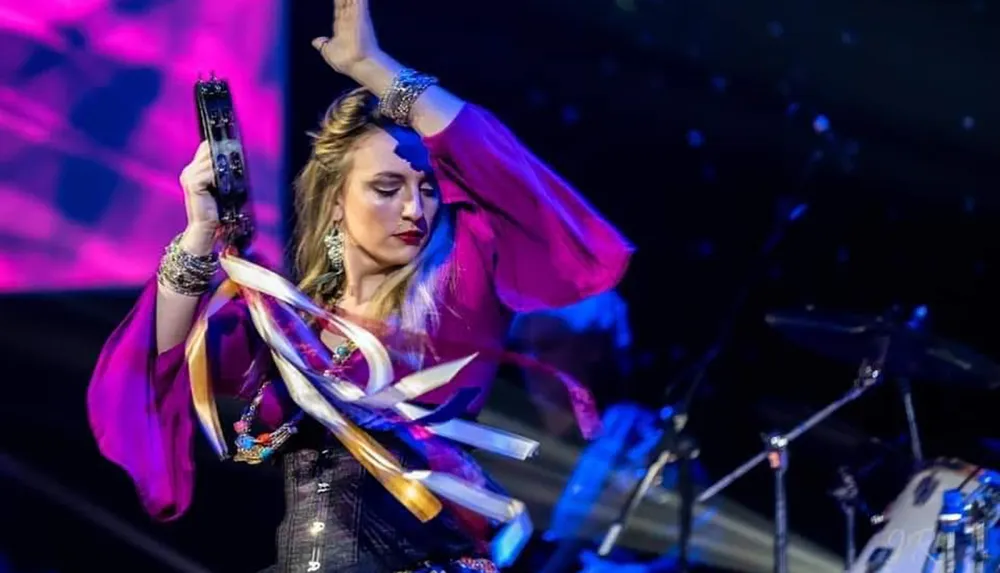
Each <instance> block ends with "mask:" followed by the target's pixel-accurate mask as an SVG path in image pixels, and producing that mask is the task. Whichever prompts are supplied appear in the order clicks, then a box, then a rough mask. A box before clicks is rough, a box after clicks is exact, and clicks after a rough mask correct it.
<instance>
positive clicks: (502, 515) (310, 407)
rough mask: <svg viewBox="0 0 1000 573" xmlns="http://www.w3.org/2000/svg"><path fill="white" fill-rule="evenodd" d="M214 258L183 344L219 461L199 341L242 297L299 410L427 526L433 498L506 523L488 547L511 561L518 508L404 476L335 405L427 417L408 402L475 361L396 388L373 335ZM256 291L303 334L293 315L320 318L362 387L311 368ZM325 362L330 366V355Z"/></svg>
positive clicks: (437, 427)
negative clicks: (222, 275) (354, 357)
mask: <svg viewBox="0 0 1000 573" xmlns="http://www.w3.org/2000/svg"><path fill="white" fill-rule="evenodd" d="M220 262H221V265H222V268H223V270H225V272H226V274H227V275H228V276H229V278H228V279H227V280H226V281H224V282H223V283H222V285H220V287H219V288H218V289H217V290H216V292H215V293H214V294H213V295H212V297H211V299H210V300H209V302H208V304H207V305H206V307H205V310H204V311H203V312H202V313H201V315H200V316H199V317H198V319H197V321H196V322H195V325H194V327H193V328H192V330H191V333H190V335H189V336H188V339H187V343H186V345H185V356H186V359H187V364H188V372H189V375H190V381H191V396H192V400H193V402H194V406H195V411H196V413H197V415H198V420H199V423H200V425H201V427H202V430H203V431H204V433H205V434H206V436H207V437H208V439H209V442H210V444H211V446H212V448H213V449H214V450H215V451H216V453H217V454H218V455H219V456H220V457H222V458H226V457H228V448H227V446H226V444H225V439H224V437H223V434H222V428H221V425H220V423H219V416H218V411H217V409H216V405H215V397H214V394H213V391H212V381H211V378H210V375H209V367H208V358H207V351H206V344H205V337H206V334H207V331H208V320H209V318H210V317H211V316H212V315H213V314H215V313H216V312H217V311H218V310H219V309H220V308H222V307H223V306H224V305H225V304H226V303H227V302H229V301H230V300H231V299H233V298H234V297H235V296H236V295H237V294H242V295H243V297H244V299H245V300H246V302H247V308H248V309H249V312H250V317H251V321H252V322H253V324H254V327H255V329H256V330H257V333H258V334H259V335H260V337H261V339H262V340H263V341H264V343H265V344H267V345H268V347H269V349H270V352H271V356H272V358H273V359H274V362H275V365H276V367H277V368H278V371H279V373H280V374H281V377H282V379H283V380H284V382H285V386H286V388H287V389H288V393H289V396H290V397H291V399H292V401H294V402H295V403H296V405H298V406H299V407H300V408H301V409H302V411H303V412H305V413H306V414H308V415H310V416H312V417H313V418H314V419H316V420H317V421H319V422H320V423H321V424H323V425H324V426H325V427H326V428H327V429H328V430H330V432H331V433H332V434H333V435H334V436H335V437H336V438H337V439H338V440H339V441H340V442H341V443H342V444H344V447H345V448H346V449H347V450H348V451H349V452H350V453H351V455H353V456H354V457H355V458H356V459H357V460H358V462H359V463H361V464H362V465H363V466H364V467H365V469H366V470H367V471H368V472H369V473H371V474H372V476H374V477H375V478H376V479H377V480H378V481H379V482H380V483H381V484H382V485H383V486H384V487H385V488H386V489H387V490H388V491H389V492H390V493H391V494H392V495H393V496H394V497H395V498H396V499H397V500H399V502H400V503H402V504H403V506H404V507H406V508H407V510H408V511H410V512H411V513H413V515H414V516H416V517H417V518H418V519H420V520H421V521H428V520H430V519H432V518H433V517H435V516H436V515H437V514H438V513H440V511H441V508H442V505H441V501H440V500H439V499H438V498H437V497H436V496H435V494H437V495H440V496H441V497H444V498H446V499H449V500H451V501H452V502H454V503H457V504H458V505H461V506H462V507H465V508H467V509H469V510H472V511H474V512H476V513H478V514H480V515H482V516H484V517H486V518H489V519H492V520H496V521H499V522H503V523H505V524H506V525H505V527H504V528H503V529H502V530H501V531H500V533H498V535H497V536H496V537H495V538H494V541H493V550H494V560H495V561H497V562H498V563H499V564H501V565H503V564H505V563H510V562H512V561H513V559H514V558H515V557H516V555H517V553H518V552H519V551H520V549H521V548H522V547H523V546H524V544H525V543H526V541H527V537H528V536H530V534H531V530H532V527H531V521H530V519H529V518H528V515H527V512H526V511H525V508H524V504H523V503H522V502H520V501H518V500H515V499H512V498H509V497H506V496H502V495H499V494H496V493H493V492H490V491H488V490H486V489H485V488H482V487H480V486H478V485H476V484H473V483H471V482H469V481H467V480H463V479H461V478H459V477H457V476H454V475H451V474H446V473H441V472H433V471H424V470H421V471H406V470H405V469H404V468H403V467H402V465H401V464H400V463H399V461H398V460H397V459H396V458H395V456H393V455H392V453H390V452H389V451H388V450H387V449H385V448H384V447H383V446H382V445H381V444H379V443H378V442H377V441H375V440H374V439H373V438H372V437H371V436H369V435H368V434H367V433H366V432H365V431H364V430H362V429H361V428H359V427H358V426H356V425H355V424H353V423H352V422H351V421H350V420H349V419H348V418H347V417H346V416H344V415H343V414H341V413H340V412H339V411H338V409H337V406H336V403H337V402H340V403H344V404H352V405H355V406H362V407H364V408H366V409H369V410H372V411H377V410H383V409H385V410H391V411H393V412H395V413H396V414H398V415H399V416H402V417H403V418H405V419H408V420H411V421H413V420H417V419H419V418H420V417H422V416H424V415H426V414H427V413H428V411H427V410H425V409H423V408H420V407H418V406H415V405H413V404H408V403H407V402H408V401H410V400H413V399H415V398H417V397H419V396H421V395H423V394H425V393H427V392H429V391H431V390H434V389H436V388H439V387H441V386H443V385H445V384H447V383H448V382H449V381H450V380H451V379H452V378H453V377H454V376H455V375H456V374H457V373H458V372H459V371H460V370H461V369H462V368H463V367H464V366H465V365H467V364H468V363H469V362H471V361H472V360H473V359H475V357H476V355H475V354H473V355H470V356H467V357H465V358H462V359H459V360H454V361H451V362H446V363H442V364H438V365H436V366H434V367H431V368H428V369H425V370H421V371H419V372H415V373H413V374H411V375H409V376H406V377H404V378H402V379H401V380H399V381H397V382H395V383H392V380H393V378H394V375H393V368H392V362H391V361H390V359H389V353H388V351H387V350H386V348H385V346H384V345H383V344H382V342H381V341H380V340H379V339H378V338H377V337H376V336H375V335H373V334H372V333H371V332H369V331H367V330H365V329H364V328H362V327H360V326H358V325H356V324H354V323H352V322H351V321H349V320H346V319H344V318H342V317H339V316H337V315H335V314H333V313H330V312H327V311H326V310H324V309H322V308H321V307H319V306H318V305H316V304H315V303H314V302H313V301H312V300H311V299H309V297H307V296H306V295H305V294H303V293H302V292H301V291H299V290H298V289H297V288H295V286H294V285H292V284H291V283H289V282H288V281H287V280H285V279H284V277H282V276H281V275H278V274H277V273H274V272H272V271H270V270H268V269H265V268H263V267H261V266H259V265H256V264H254V263H251V262H249V261H247V260H244V259H241V258H239V257H237V256H235V255H234V254H233V253H231V252H225V253H223V254H222V256H221V257H220ZM262 295H266V296H269V297H271V298H272V299H273V300H274V301H275V303H276V308H277V309H279V310H280V311H281V312H283V313H285V314H286V316H287V318H288V319H289V320H293V321H299V324H298V326H300V327H302V328H301V329H300V330H301V331H302V332H303V333H306V335H307V336H308V335H309V334H312V331H311V330H310V329H309V328H308V327H306V326H305V323H304V321H303V319H302V318H301V316H299V314H297V313H296V312H295V311H300V312H303V313H305V314H308V315H311V316H313V317H315V318H318V319H320V320H323V321H326V323H327V324H330V325H333V326H335V327H336V328H337V329H338V330H340V332H341V333H342V334H343V336H344V337H345V338H346V339H348V340H349V341H350V342H352V343H353V344H354V345H355V346H356V347H357V348H358V351H359V352H360V353H361V355H362V356H363V357H364V359H365V361H366V362H367V363H368V373H369V375H368V380H367V381H366V384H365V390H362V389H361V388H359V387H358V386H355V385H354V384H351V383H349V382H346V381H344V380H341V379H339V378H337V377H335V376H329V375H325V374H324V373H319V372H316V371H315V370H314V369H312V368H311V367H310V366H309V365H308V364H307V363H306V362H305V360H303V358H302V357H301V356H300V355H299V354H298V353H297V352H296V350H295V348H294V346H293V344H292V343H291V341H289V340H288V338H287V336H286V335H285V333H284V332H283V331H282V330H281V328H280V327H279V325H278V323H277V322H276V320H275V318H274V316H273V315H272V311H271V309H270V308H268V306H267V305H266V304H265V301H264V299H263V296H262ZM309 342H310V343H313V344H312V345H313V346H314V347H315V348H317V349H318V350H321V351H325V350H326V347H325V346H324V345H323V344H322V343H321V342H320V341H319V340H318V339H315V340H310V341H309ZM321 358H322V359H323V360H324V361H325V362H326V363H329V362H330V359H329V356H326V355H324V356H322V357H321ZM330 397H332V398H333V400H331V399H330ZM423 427H424V428H425V429H426V430H428V431H430V432H432V433H435V434H438V435H440V436H443V437H446V438H449V439H452V440H455V441H458V442H462V443H465V444H468V445H472V446H474V447H478V448H483V449H488V450H490V451H493V452H495V453H498V454H501V455H506V456H509V457H512V458H517V459H526V458H527V457H530V456H531V455H534V453H535V452H537V449H538V443H537V442H535V441H534V440H529V439H527V438H524V437H521V436H517V435H515V434H510V433H508V432H503V431H501V430H497V429H495V428H489V427H486V426H482V425H480V424H475V423H472V422H466V421H464V420H451V421H448V422H444V423H442V424H428V425H426V426H423Z"/></svg>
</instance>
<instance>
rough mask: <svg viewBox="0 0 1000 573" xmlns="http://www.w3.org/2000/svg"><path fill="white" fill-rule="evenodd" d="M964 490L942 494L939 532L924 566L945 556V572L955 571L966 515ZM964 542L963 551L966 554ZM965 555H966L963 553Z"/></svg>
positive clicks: (931, 565) (948, 491)
mask: <svg viewBox="0 0 1000 573" xmlns="http://www.w3.org/2000/svg"><path fill="white" fill-rule="evenodd" d="M963 498H964V496H963V495H962V490H960V489H949V490H945V492H944V493H943V494H942V502H941V511H940V512H939V513H938V519H937V533H936V535H935V538H934V542H933V544H932V545H931V551H930V554H929V555H928V556H927V559H928V562H927V563H926V564H925V566H924V568H925V569H927V568H930V567H933V566H934V562H935V561H937V560H938V558H939V557H942V556H943V560H942V562H943V564H944V571H945V573H955V567H956V566H955V563H956V558H957V557H958V556H959V553H960V549H959V545H958V542H959V533H960V532H961V531H962V530H963V529H964V526H965V523H964V520H965V515H964V513H965V512H964V508H963V507H962V502H963V501H964V499H963ZM964 549H965V548H964V544H963V547H962V548H961V553H963V554H964ZM963 556H964V555H963Z"/></svg>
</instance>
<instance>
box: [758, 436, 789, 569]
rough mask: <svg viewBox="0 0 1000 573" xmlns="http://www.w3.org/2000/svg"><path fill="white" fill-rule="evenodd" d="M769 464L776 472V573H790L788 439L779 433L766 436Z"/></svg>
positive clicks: (765, 442)
mask: <svg viewBox="0 0 1000 573" xmlns="http://www.w3.org/2000/svg"><path fill="white" fill-rule="evenodd" d="M764 444H765V445H766V446H767V450H766V451H767V462H768V464H770V466H771V470H772V471H773V472H774V573H788V499H787V497H786V495H785V472H786V471H788V438H786V437H785V436H782V435H781V434H778V433H772V434H768V435H766V436H764Z"/></svg>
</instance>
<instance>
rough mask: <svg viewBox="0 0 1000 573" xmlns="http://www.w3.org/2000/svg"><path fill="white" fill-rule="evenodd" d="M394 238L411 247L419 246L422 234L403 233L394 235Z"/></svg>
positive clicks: (422, 238) (419, 232) (415, 232)
mask: <svg viewBox="0 0 1000 573" xmlns="http://www.w3.org/2000/svg"><path fill="white" fill-rule="evenodd" d="M395 236H396V237H397V238H399V240H400V241H403V242H404V243H406V244H407V245H410V246H411V247H412V246H416V245H419V244H420V243H421V242H422V241H423V240H424V233H423V232H422V231H405V232H402V233H396V235H395Z"/></svg>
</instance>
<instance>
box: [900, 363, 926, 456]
mask: <svg viewBox="0 0 1000 573" xmlns="http://www.w3.org/2000/svg"><path fill="white" fill-rule="evenodd" d="M896 386H897V387H898V388H899V394H900V396H901V397H902V398H903V410H904V411H905V413H906V428H907V436H908V437H909V442H910V453H911V455H912V456H913V467H914V468H920V467H922V466H923V465H924V450H923V448H922V447H921V445H920V431H919V430H918V428H917V413H916V410H914V408H913V392H912V391H911V390H910V381H909V380H907V379H906V378H897V379H896Z"/></svg>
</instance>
